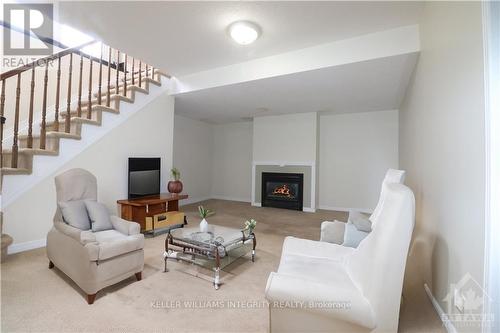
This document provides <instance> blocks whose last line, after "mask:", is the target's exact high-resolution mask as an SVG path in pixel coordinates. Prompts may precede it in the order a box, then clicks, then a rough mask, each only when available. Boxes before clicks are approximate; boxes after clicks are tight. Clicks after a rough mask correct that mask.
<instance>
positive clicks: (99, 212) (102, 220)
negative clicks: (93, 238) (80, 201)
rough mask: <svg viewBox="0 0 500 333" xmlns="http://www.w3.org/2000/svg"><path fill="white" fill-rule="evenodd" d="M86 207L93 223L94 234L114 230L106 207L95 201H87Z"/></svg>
mask: <svg viewBox="0 0 500 333" xmlns="http://www.w3.org/2000/svg"><path fill="white" fill-rule="evenodd" d="M85 205H86V206H87V211H88V212H89V217H90V221H91V222H92V231H93V232H97V231H102V230H110V229H113V225H112V224H111V220H110V219H109V212H108V209H107V208H106V206H104V205H103V204H102V203H99V202H97V201H93V200H86V201H85Z"/></svg>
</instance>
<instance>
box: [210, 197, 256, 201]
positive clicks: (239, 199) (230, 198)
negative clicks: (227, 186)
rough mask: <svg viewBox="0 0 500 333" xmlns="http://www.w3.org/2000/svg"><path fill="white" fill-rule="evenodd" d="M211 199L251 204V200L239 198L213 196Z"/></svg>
mask: <svg viewBox="0 0 500 333" xmlns="http://www.w3.org/2000/svg"><path fill="white" fill-rule="evenodd" d="M210 198H211V199H217V200H227V201H239V202H250V201H251V200H250V198H238V197H226V196H223V195H212V196H211V197H210Z"/></svg>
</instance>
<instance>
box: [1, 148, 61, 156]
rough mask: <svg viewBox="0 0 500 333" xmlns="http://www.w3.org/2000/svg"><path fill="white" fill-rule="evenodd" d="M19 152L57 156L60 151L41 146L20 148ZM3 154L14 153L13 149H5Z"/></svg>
mask: <svg viewBox="0 0 500 333" xmlns="http://www.w3.org/2000/svg"><path fill="white" fill-rule="evenodd" d="M17 153H18V154H26V155H50V156H57V155H58V154H59V153H58V152H57V151H54V150H47V149H40V148H19V149H18V151H17ZM2 154H12V149H4V150H3V151H2Z"/></svg>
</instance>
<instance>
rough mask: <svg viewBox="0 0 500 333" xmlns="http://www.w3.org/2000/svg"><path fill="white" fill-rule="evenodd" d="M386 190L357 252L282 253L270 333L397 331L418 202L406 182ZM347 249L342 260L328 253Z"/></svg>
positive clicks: (273, 282)
mask: <svg viewBox="0 0 500 333" xmlns="http://www.w3.org/2000/svg"><path fill="white" fill-rule="evenodd" d="M385 191H386V193H385V199H384V200H383V202H382V204H381V207H380V211H379V214H380V215H379V217H378V220H379V221H380V224H378V225H377V228H375V229H374V230H373V231H372V232H371V233H370V234H369V235H368V236H367V237H366V239H365V240H364V241H363V242H362V243H361V244H360V245H359V247H358V248H356V249H354V248H345V247H343V246H340V245H337V244H329V243H322V242H314V241H310V242H313V243H309V244H308V245H309V247H310V248H311V249H312V248H313V247H314V245H316V246H317V247H318V248H319V249H316V250H315V251H311V249H310V250H308V251H305V252H303V253H293V251H287V252H285V251H283V254H282V258H281V262H280V265H279V268H278V271H277V272H276V273H274V272H273V273H271V275H270V276H269V278H268V281H267V286H266V291H265V295H266V299H267V300H268V301H269V302H270V308H269V309H270V310H269V311H270V331H271V332H397V328H398V318H399V306H400V299H401V292H402V285H403V276H404V270H405V265H406V258H407V254H408V248H409V245H410V239H411V235H412V232H413V226H414V218H415V198H414V196H413V192H412V191H411V190H410V189H409V188H408V187H406V186H404V185H402V184H388V185H387V186H386V189H385ZM287 243H288V244H287ZM292 243H293V239H291V240H290V239H287V241H286V242H285V246H288V247H290V245H291V244H292ZM342 248H343V249H344V250H343V251H344V252H343V256H342V258H340V257H339V256H338V255H336V254H335V253H327V252H328V251H333V252H335V251H337V250H339V249H342ZM321 252H323V255H321V256H317V255H310V253H314V254H317V253H321Z"/></svg>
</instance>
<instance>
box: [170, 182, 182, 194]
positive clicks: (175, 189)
mask: <svg viewBox="0 0 500 333" xmlns="http://www.w3.org/2000/svg"><path fill="white" fill-rule="evenodd" d="M167 188H168V191H169V192H170V193H181V192H182V182H181V181H180V180H171V181H169V182H168V186H167Z"/></svg>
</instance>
